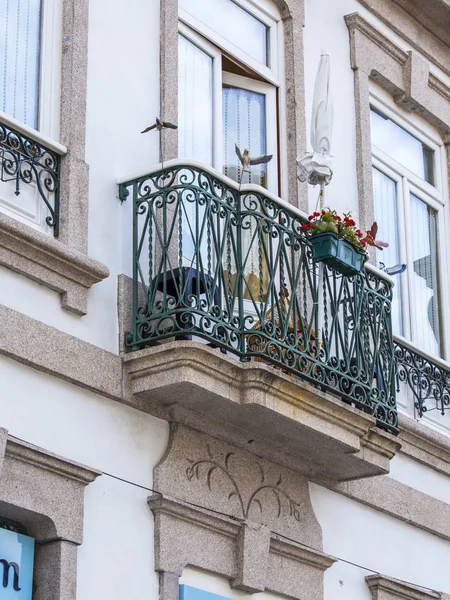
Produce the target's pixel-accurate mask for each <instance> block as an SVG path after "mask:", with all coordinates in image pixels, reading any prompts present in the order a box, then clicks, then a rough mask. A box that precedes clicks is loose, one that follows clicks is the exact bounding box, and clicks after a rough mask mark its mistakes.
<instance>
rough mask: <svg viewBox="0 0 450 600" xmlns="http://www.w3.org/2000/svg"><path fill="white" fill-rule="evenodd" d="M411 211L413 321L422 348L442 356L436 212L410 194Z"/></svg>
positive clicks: (418, 342)
mask: <svg viewBox="0 0 450 600" xmlns="http://www.w3.org/2000/svg"><path fill="white" fill-rule="evenodd" d="M410 201H411V204H410V210H411V239H412V244H411V246H412V258H413V264H412V265H411V270H412V272H413V275H412V289H411V306H412V307H413V310H411V318H412V322H413V324H414V325H415V330H416V337H417V339H416V340H415V341H416V342H417V344H418V346H419V347H420V348H423V349H424V350H426V351H428V352H430V353H431V354H435V355H439V354H440V350H441V349H440V334H439V300H438V277H437V239H436V238H437V219H436V211H435V210H433V209H432V208H430V207H429V206H428V205H427V204H426V203H425V202H423V201H422V200H420V198H417V196H414V194H410Z"/></svg>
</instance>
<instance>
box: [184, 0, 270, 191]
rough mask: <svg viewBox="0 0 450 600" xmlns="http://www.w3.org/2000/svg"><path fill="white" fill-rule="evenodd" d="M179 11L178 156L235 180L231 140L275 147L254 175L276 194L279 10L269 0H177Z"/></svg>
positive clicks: (256, 149) (255, 147) (254, 147)
mask: <svg viewBox="0 0 450 600" xmlns="http://www.w3.org/2000/svg"><path fill="white" fill-rule="evenodd" d="M219 15H220V17H218V16H219ZM179 18H180V27H179V75H178V77H179V79H178V93H179V118H178V126H179V129H178V131H179V156H180V157H184V158H190V159H195V160H199V161H201V162H204V163H206V164H208V165H211V166H213V167H215V168H216V169H218V170H221V171H222V172H224V173H225V174H226V175H228V176H229V177H231V178H232V179H234V180H235V181H239V180H240V177H241V169H240V163H239V161H238V158H237V156H236V153H235V144H237V145H238V146H239V147H240V148H241V150H243V149H245V148H248V149H249V151H250V155H251V156H252V155H253V156H259V155H260V154H265V153H267V154H272V155H273V159H272V161H271V162H270V163H268V164H267V165H260V166H258V167H255V168H252V173H251V178H252V181H251V182H252V183H258V184H260V185H262V186H263V187H266V188H267V189H269V190H270V191H272V192H274V193H275V194H278V193H279V181H278V133H277V104H278V102H279V100H278V97H277V96H278V88H279V82H278V74H279V73H278V72H279V65H278V62H279V61H278V47H279V36H280V35H281V29H280V17H279V15H278V14H277V13H276V11H275V9H274V8H273V7H272V6H271V4H269V3H268V2H267V5H266V4H265V3H264V9H257V8H256V7H255V6H254V5H253V4H250V3H249V2H248V1H246V0H242V1H240V2H239V3H238V2H234V1H233V0H216V2H214V3H212V2H209V3H205V2H202V1H201V0H180V1H179ZM247 176H248V174H247V173H246V174H244V179H243V181H242V182H243V183H248V182H249V181H248V180H247Z"/></svg>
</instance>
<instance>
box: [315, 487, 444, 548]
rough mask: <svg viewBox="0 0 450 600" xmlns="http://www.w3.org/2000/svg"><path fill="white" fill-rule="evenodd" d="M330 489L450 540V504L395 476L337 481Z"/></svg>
mask: <svg viewBox="0 0 450 600" xmlns="http://www.w3.org/2000/svg"><path fill="white" fill-rule="evenodd" d="M323 485H324V486H325V487H327V488H328V489H330V490H332V491H334V492H337V493H339V494H342V495H343V496H347V497H348V498H351V499H352V500H356V501H357V502H361V503H362V504H365V505H366V506H370V507H371V508H374V509H375V510H378V511H380V512H383V513H385V514H387V515H390V516H391V517H395V518H396V519H399V520H400V521H403V522H404V523H408V524H410V525H414V526H415V527H419V529H423V530H424V531H428V532H429V533H432V534H434V535H437V536H439V537H440V538H442V539H444V540H447V541H450V504H449V503H446V502H442V501H441V500H437V499H436V498H432V497H431V496H428V494H424V493H423V492H419V491H418V490H415V489H414V488H412V487H410V486H408V485H405V484H404V483H401V482H400V481H396V480H395V479H391V478H390V477H372V478H371V479H361V480H360V481H345V482H342V483H337V484H333V483H331V482H324V483H323Z"/></svg>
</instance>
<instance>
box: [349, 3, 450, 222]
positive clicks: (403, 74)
mask: <svg viewBox="0 0 450 600" xmlns="http://www.w3.org/2000/svg"><path fill="white" fill-rule="evenodd" d="M345 22H346V23H347V27H348V29H349V34H350V60H351V67H352V69H353V71H354V78H355V109H356V144H357V175H358V195H359V212H360V215H359V217H360V222H361V223H362V228H368V227H369V223H371V222H372V221H373V189H372V153H371V145H370V113H369V105H370V99H369V79H372V80H373V81H375V82H376V83H378V84H379V85H381V86H382V87H383V88H385V89H386V90H387V91H388V92H389V93H390V94H391V95H392V96H393V97H394V99H395V100H396V101H397V102H398V103H399V104H401V105H402V106H403V107H404V108H405V109H407V110H410V111H416V112H418V113H419V114H421V115H422V116H423V117H424V118H425V119H426V120H427V121H429V122H430V123H431V125H433V126H434V127H436V129H437V130H438V131H439V132H440V133H441V135H442V138H443V140H444V142H445V143H446V144H447V149H448V147H449V146H448V144H449V143H450V88H449V87H448V86H447V84H446V83H444V82H443V81H441V80H440V79H439V78H438V77H436V76H435V75H434V74H431V73H430V71H429V64H428V63H427V62H426V61H425V60H424V59H423V58H422V57H421V56H420V55H419V54H418V53H416V52H414V51H412V52H404V51H403V50H402V49H401V48H399V47H398V46H397V45H396V44H395V43H394V42H392V41H391V40H390V39H389V38H387V37H386V36H385V35H384V34H383V33H382V32H381V31H379V30H378V29H377V28H376V27H374V26H373V25H372V24H371V23H369V22H368V21H366V20H365V19H364V18H363V17H362V16H361V15H360V14H358V13H352V14H350V15H347V16H346V17H345Z"/></svg>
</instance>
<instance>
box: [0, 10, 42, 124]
mask: <svg viewBox="0 0 450 600" xmlns="http://www.w3.org/2000/svg"><path fill="white" fill-rule="evenodd" d="M1 5H2V9H1V10H0V90H1V94H2V96H1V110H2V111H3V112H5V113H7V114H9V115H11V116H12V117H14V118H16V119H18V120H19V121H21V122H22V123H25V124H26V125H29V126H30V127H33V128H37V120H38V90H39V86H38V81H39V46H40V39H39V38H40V13H41V0H26V1H22V2H21V0H8V2H6V6H4V3H3V2H2V3H1Z"/></svg>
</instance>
